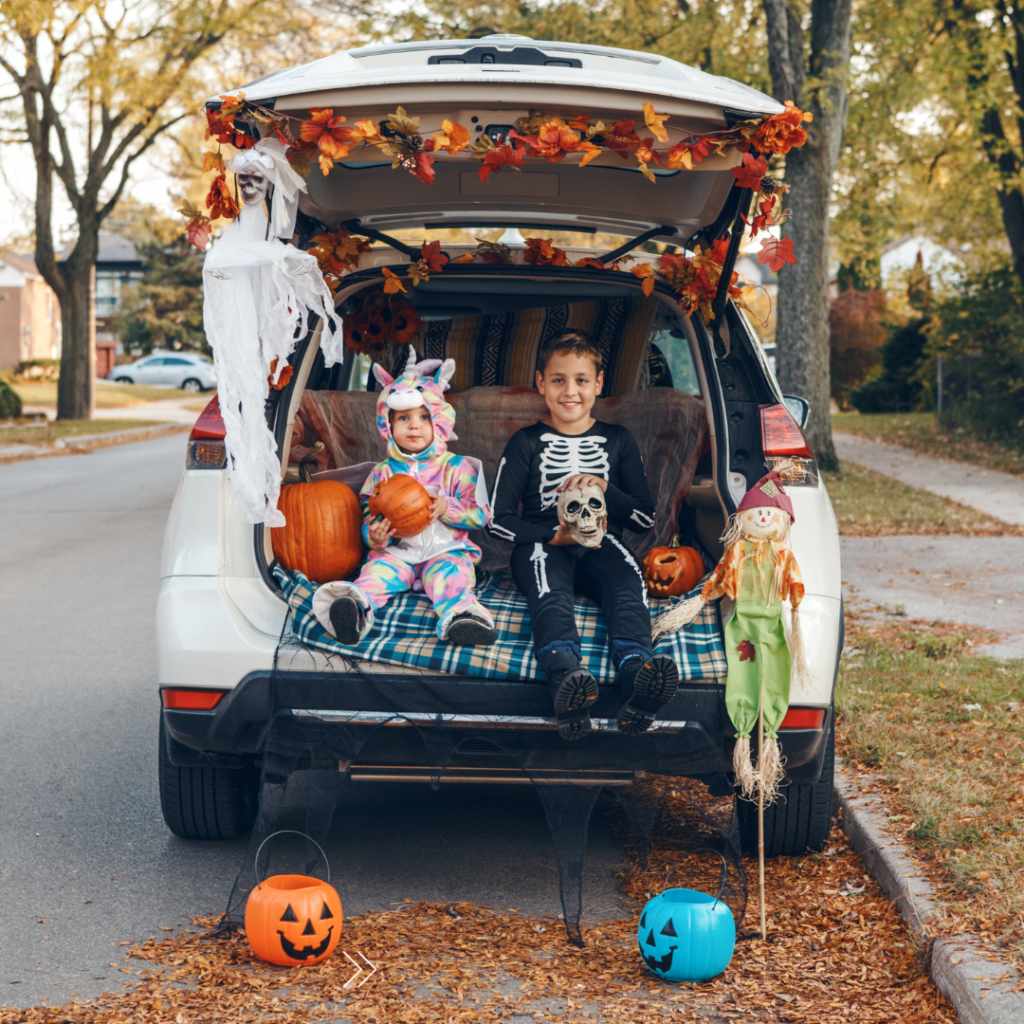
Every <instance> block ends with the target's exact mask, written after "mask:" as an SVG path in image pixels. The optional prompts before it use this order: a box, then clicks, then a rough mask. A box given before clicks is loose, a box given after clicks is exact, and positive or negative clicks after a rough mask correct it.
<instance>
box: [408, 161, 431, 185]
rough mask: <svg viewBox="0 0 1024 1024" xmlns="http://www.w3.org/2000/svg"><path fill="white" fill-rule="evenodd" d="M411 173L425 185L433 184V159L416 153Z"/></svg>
mask: <svg viewBox="0 0 1024 1024" xmlns="http://www.w3.org/2000/svg"><path fill="white" fill-rule="evenodd" d="M413 159H414V160H415V161H416V162H415V165H414V169H413V171H412V173H413V174H414V175H415V176H416V177H417V178H419V179H420V181H422V182H423V183H424V184H425V185H433V184H434V158H433V157H432V156H430V154H429V153H417V154H416V155H415V156H414V157H413Z"/></svg>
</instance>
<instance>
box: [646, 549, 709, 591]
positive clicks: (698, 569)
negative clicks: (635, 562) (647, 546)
mask: <svg viewBox="0 0 1024 1024" xmlns="http://www.w3.org/2000/svg"><path fill="white" fill-rule="evenodd" d="M703 575H704V559H703V558H701V556H700V552H699V551H697V550H696V549H694V548H681V547H680V546H679V537H678V536H676V537H673V538H672V542H671V544H670V545H669V546H668V547H667V548H652V549H651V550H650V551H649V552H648V553H647V558H646V559H645V560H644V582H645V583H646V584H647V593H648V594H650V595H651V597H678V596H679V595H680V594H685V593H687V592H688V591H690V590H692V589H693V588H694V587H695V586H696V585H697V584H698V583H699V582H700V579H701V577H702V576H703Z"/></svg>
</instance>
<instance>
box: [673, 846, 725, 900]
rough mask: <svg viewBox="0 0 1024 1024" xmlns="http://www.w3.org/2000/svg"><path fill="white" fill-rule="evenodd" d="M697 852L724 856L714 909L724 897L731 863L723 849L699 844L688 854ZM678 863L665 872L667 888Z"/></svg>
mask: <svg viewBox="0 0 1024 1024" xmlns="http://www.w3.org/2000/svg"><path fill="white" fill-rule="evenodd" d="M695 853H717V854H718V856H719V857H721V858H722V873H721V875H720V876H719V879H718V895H717V896H716V897H715V902H714V904H713V905H712V907H711V909H712V910H714V909H715V907H717V906H718V904H719V902H720V901H721V899H722V893H723V892H725V876H726V874H727V873H728V870H729V864H728V862H727V861H726V859H725V854H723V853H722V851H721V850H715V849H713V848H712V847H710V846H698V847H697V849H696V850H691V851H690V852H689V853H688V854H687V855H686V856H687V857H692V856H693V855H694V854H695ZM678 866H679V865H678V864H673V865H672V866H671V867H670V868H669V869H668V871H667V872H666V873H665V888H668V880H669V878H670V877H671V875H672V872H673V871H675V869H676V868H677V867H678Z"/></svg>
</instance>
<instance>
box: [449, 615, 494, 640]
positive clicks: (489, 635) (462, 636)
mask: <svg viewBox="0 0 1024 1024" xmlns="http://www.w3.org/2000/svg"><path fill="white" fill-rule="evenodd" d="M497 639H498V631H497V630H496V629H494V628H493V627H492V626H488V625H487V623H486V622H484V620H483V619H478V618H477V617H476V616H475V615H460V616H459V617H458V618H457V619H452V621H451V625H449V627H448V642H449V643H450V644H455V646H456V647H486V646H487V645H488V644H493V643H494V641H495V640H497Z"/></svg>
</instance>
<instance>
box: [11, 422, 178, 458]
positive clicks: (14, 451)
mask: <svg viewBox="0 0 1024 1024" xmlns="http://www.w3.org/2000/svg"><path fill="white" fill-rule="evenodd" d="M189 429H191V426H190V424H187V423H158V424H154V425H153V426H151V427H128V428H126V429H124V430H107V431H105V432H103V433H99V434H72V435H71V436H70V437H68V438H63V437H61V438H58V439H57V440H56V441H54V442H53V443H52V444H50V445H47V446H46V447H43V446H42V445H32V444H13V443H12V444H8V445H0V464H6V463H10V462H24V461H25V460H26V459H45V458H49V457H52V456H54V455H80V454H82V453H83V452H90V451H93V450H94V449H97V448H109V447H113V446H114V445H118V444H129V443H130V442H132V441H148V440H150V439H151V438H154V437H162V436H164V435H165V434H177V433H181V432H183V431H186V430H189Z"/></svg>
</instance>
